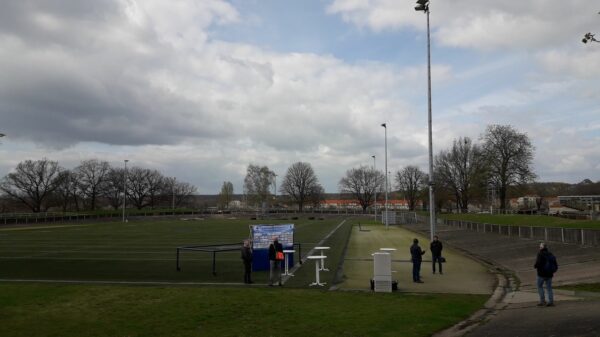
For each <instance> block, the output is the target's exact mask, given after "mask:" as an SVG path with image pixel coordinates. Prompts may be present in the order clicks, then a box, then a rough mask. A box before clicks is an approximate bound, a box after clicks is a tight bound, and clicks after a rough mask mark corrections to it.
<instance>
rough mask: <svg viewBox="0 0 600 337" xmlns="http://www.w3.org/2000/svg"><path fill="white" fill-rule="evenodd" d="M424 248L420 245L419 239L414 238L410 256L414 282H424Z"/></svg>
mask: <svg viewBox="0 0 600 337" xmlns="http://www.w3.org/2000/svg"><path fill="white" fill-rule="evenodd" d="M423 254H425V251H424V250H421V247H419V240H417V239H414V240H413V245H412V246H410V257H411V259H412V264H413V282H415V283H423V281H422V280H421V261H422V260H423Z"/></svg>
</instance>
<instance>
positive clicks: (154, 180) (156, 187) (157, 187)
mask: <svg viewBox="0 0 600 337" xmlns="http://www.w3.org/2000/svg"><path fill="white" fill-rule="evenodd" d="M146 182H147V186H148V206H150V208H152V209H154V208H155V207H156V206H157V204H158V202H159V198H160V196H161V194H162V193H161V192H162V191H163V190H164V189H165V187H166V186H168V185H169V183H168V180H167V179H166V178H165V177H164V176H163V175H162V173H160V172H158V171H157V170H148V174H147V175H146Z"/></svg>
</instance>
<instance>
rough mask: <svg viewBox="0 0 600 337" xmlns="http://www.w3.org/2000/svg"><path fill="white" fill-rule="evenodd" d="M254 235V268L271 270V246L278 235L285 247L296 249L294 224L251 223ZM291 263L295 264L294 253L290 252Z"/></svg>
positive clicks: (256, 269)
mask: <svg viewBox="0 0 600 337" xmlns="http://www.w3.org/2000/svg"><path fill="white" fill-rule="evenodd" d="M250 233H251V237H252V250H253V257H254V258H253V259H252V270H254V271H258V270H269V246H270V245H271V243H272V242H273V237H277V239H278V241H279V243H281V245H283V249H294V224H280V225H250ZM288 259H289V263H290V265H291V266H293V265H294V254H289V256H288Z"/></svg>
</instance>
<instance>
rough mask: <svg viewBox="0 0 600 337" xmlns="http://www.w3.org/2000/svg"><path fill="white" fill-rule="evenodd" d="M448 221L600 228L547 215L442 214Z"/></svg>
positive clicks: (585, 222) (594, 224)
mask: <svg viewBox="0 0 600 337" xmlns="http://www.w3.org/2000/svg"><path fill="white" fill-rule="evenodd" d="M440 218H442V219H447V220H463V221H472V222H479V223H490V224H497V225H512V226H536V227H564V228H590V229H598V228H600V221H597V220H596V221H590V220H571V219H565V218H560V217H553V216H547V215H523V214H508V215H490V214H440Z"/></svg>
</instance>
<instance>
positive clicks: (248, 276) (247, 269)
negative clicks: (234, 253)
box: [244, 261, 252, 283]
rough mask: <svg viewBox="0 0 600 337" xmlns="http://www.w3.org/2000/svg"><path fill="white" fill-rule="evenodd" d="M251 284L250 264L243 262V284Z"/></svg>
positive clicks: (249, 262)
mask: <svg viewBox="0 0 600 337" xmlns="http://www.w3.org/2000/svg"><path fill="white" fill-rule="evenodd" d="M250 282H252V262H251V261H244V283H250Z"/></svg>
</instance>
